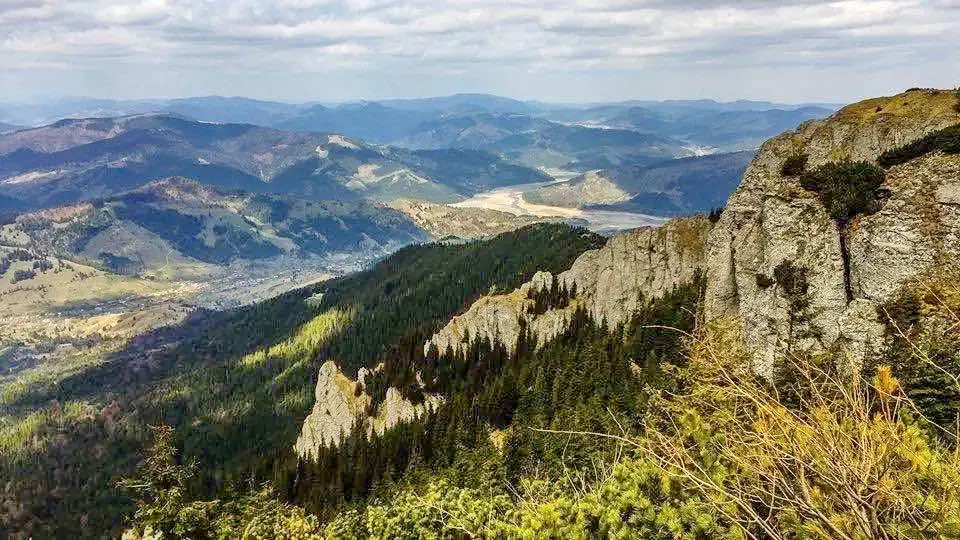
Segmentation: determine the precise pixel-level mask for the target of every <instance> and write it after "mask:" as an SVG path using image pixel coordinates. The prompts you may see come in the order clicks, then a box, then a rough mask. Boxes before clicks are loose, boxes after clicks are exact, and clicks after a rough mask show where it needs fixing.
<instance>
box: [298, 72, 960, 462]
mask: <svg viewBox="0 0 960 540" xmlns="http://www.w3.org/2000/svg"><path fill="white" fill-rule="evenodd" d="M956 104H957V97H956V96H955V95H954V93H952V92H937V91H931V90H913V91H908V92H906V93H903V94H900V95H897V96H893V97H889V98H879V99H874V100H867V101H864V102H861V103H857V104H854V105H851V106H848V107H845V108H844V109H842V110H840V111H839V112H837V113H836V114H835V115H834V116H832V117H830V118H827V119H825V120H819V121H811V122H807V123H805V124H803V125H801V126H800V127H798V128H797V129H796V130H794V131H791V132H787V133H784V134H782V135H780V136H777V137H775V138H773V139H771V140H769V141H767V142H766V143H765V144H764V145H763V147H762V148H761V149H760V152H759V153H758V154H757V156H756V157H755V158H754V159H753V161H752V162H751V164H750V166H749V167H748V168H747V170H746V172H745V173H744V177H743V180H742V182H741V184H740V186H739V188H738V189H737V190H736V192H735V193H734V194H733V195H732V196H731V197H730V199H729V201H728V203H727V206H726V209H725V210H724V212H723V213H722V215H721V216H720V218H719V221H718V222H717V223H716V224H715V225H711V223H710V221H709V220H708V219H707V218H705V217H702V216H699V217H692V218H681V219H675V220H672V221H669V222H667V223H666V224H665V225H663V226H662V227H659V228H651V227H645V228H640V229H636V230H633V231H627V232H623V233H620V234H617V235H615V236H613V237H612V238H610V239H609V241H608V242H607V244H606V245H605V246H604V247H602V248H600V249H596V250H591V251H587V252H585V253H583V254H582V255H581V256H580V257H579V258H577V260H576V261H575V262H574V263H573V265H572V266H571V268H570V269H569V270H566V271H565V272H562V273H560V274H559V275H556V276H554V275H552V274H550V273H548V272H538V273H537V274H535V275H534V276H533V278H532V279H531V280H530V281H529V282H527V283H524V284H523V285H522V286H521V287H519V288H518V289H516V290H514V291H512V292H509V293H506V294H493V295H488V296H484V297H482V298H480V299H478V300H477V301H476V302H475V303H474V304H473V305H472V306H470V308H469V309H467V311H466V312H464V313H463V314H461V315H458V316H456V317H453V318H452V319H451V320H450V321H449V322H448V323H447V324H446V325H445V326H444V327H443V328H441V329H440V330H439V331H438V332H437V333H436V334H434V335H433V336H432V338H431V339H429V340H428V341H427V342H426V343H425V345H424V346H425V348H430V347H436V348H437V349H438V350H440V351H445V350H446V349H447V348H450V349H453V350H459V349H460V348H462V347H463V346H464V345H465V344H466V343H467V342H468V341H469V340H470V339H473V338H475V337H481V338H488V339H490V340H491V341H493V340H499V341H500V342H501V343H503V344H505V345H506V346H508V347H514V346H515V345H516V343H517V339H518V337H519V333H520V330H521V328H522V325H521V319H523V320H525V321H526V323H527V325H528V328H529V329H530V331H531V333H532V334H533V336H534V338H535V339H536V340H537V344H538V345H542V344H543V343H545V342H547V341H549V340H550V339H553V338H554V337H556V336H557V335H559V334H560V333H562V332H563V331H564V330H566V328H567V327H568V326H569V322H570V320H571V318H572V316H573V313H574V312H575V310H576V309H578V308H583V309H584V310H586V312H587V313H588V314H589V315H590V316H591V317H592V319H593V320H594V321H596V322H598V323H600V322H605V323H606V324H607V325H608V326H615V325H617V324H619V323H622V322H625V321H626V320H627V318H628V317H629V316H630V315H631V314H632V313H633V312H634V311H636V310H637V309H638V308H639V307H641V306H642V305H643V303H644V302H647V301H649V300H650V299H652V298H657V297H660V296H662V295H664V294H665V293H667V292H669V291H670V290H671V289H672V288H673V287H675V286H677V285H682V284H686V283H690V282H692V281H693V280H694V279H695V277H696V276H697V273H698V272H699V271H701V270H702V271H704V272H705V274H706V293H705V298H704V306H703V310H704V313H703V315H704V317H705V318H706V319H712V318H717V317H723V316H732V317H735V318H737V319H738V320H739V321H740V322H741V324H742V330H743V337H744V341H745V342H746V344H747V346H748V347H749V348H750V349H751V350H752V351H753V352H754V354H755V358H754V366H753V367H754V369H755V371H756V372H757V373H759V374H761V375H763V376H765V377H768V378H771V377H773V375H774V359H775V358H777V357H781V356H782V355H784V354H790V353H791V352H793V351H795V350H800V349H811V350H818V349H819V350H822V349H826V348H831V347H835V346H838V347H839V350H842V351H844V352H845V353H846V354H847V359H848V366H847V367H849V368H850V369H858V368H859V366H860V365H861V364H862V362H863V361H864V359H865V358H867V357H869V356H870V355H871V354H874V353H875V352H876V351H878V350H879V348H880V347H882V346H883V339H884V336H883V333H884V326H883V324H882V323H881V316H880V314H879V313H878V309H879V307H880V306H881V304H882V303H883V302H885V301H886V300H888V299H890V298H891V297H892V296H893V295H894V294H895V293H896V292H897V291H898V289H900V288H901V287H902V286H903V285H904V284H907V283H909V282H911V281H913V280H916V279H918V278H920V277H922V276H923V275H924V274H926V273H928V272H932V271H935V270H936V268H937V267H938V266H940V265H942V264H944V263H946V262H951V261H952V262H954V263H955V261H958V260H960V154H945V153H943V152H942V151H934V152H930V153H928V154H926V155H923V156H920V157H917V158H914V159H912V160H910V161H907V162H905V163H901V164H898V165H894V166H892V167H890V168H888V169H887V170H886V171H885V174H884V181H883V183H882V185H881V189H882V191H883V197H882V200H881V201H880V203H879V207H878V208H877V211H875V212H872V213H865V214H863V215H858V216H856V217H854V218H853V219H852V220H851V221H849V222H844V223H843V225H842V228H841V225H838V223H837V222H835V221H834V218H833V217H831V215H830V213H828V211H827V210H826V208H825V207H824V204H823V203H822V202H821V200H820V198H819V196H818V195H817V194H816V193H813V192H811V191H808V190H806V189H804V187H802V186H801V184H800V179H799V177H798V176H796V175H793V173H790V174H788V175H784V174H783V172H782V169H783V165H784V162H785V161H786V160H787V158H788V157H791V156H796V155H798V154H800V153H802V154H804V155H805V156H806V158H807V168H808V169H812V168H815V167H819V166H822V165H825V164H827V163H832V162H843V161H846V160H849V161H868V162H876V161H877V159H878V158H879V157H880V155H881V154H882V153H883V152H884V151H887V150H891V149H894V148H898V147H900V146H903V145H905V144H907V143H910V142H912V141H914V140H916V139H918V138H920V137H923V136H924V135H926V134H929V133H931V132H933V131H936V130H939V129H943V128H945V127H948V126H951V125H955V124H958V123H960V114H958V113H957V109H956V108H955V107H956ZM788 172H789V171H788ZM791 273H793V275H800V274H802V275H803V276H804V277H805V281H806V285H807V286H806V287H804V294H803V303H802V305H803V317H798V316H797V313H796V311H797V309H798V308H797V306H798V303H797V302H796V298H795V292H791V288H790V287H788V286H787V285H786V284H785V283H784V281H787V280H788V278H789V277H790V275H791ZM774 278H776V280H775V279H774ZM555 280H556V281H557V282H558V285H559V286H565V287H566V288H567V289H568V290H572V289H573V287H574V286H575V287H576V295H575V296H574V297H573V298H572V299H571V300H570V302H569V303H568V304H567V305H566V306H565V307H562V308H552V309H547V310H546V311H545V312H544V313H540V314H536V313H534V312H533V306H534V304H535V300H533V299H531V298H529V296H530V294H529V293H530V292H531V291H537V290H544V289H546V288H549V287H551V286H552V285H553V283H554V281H555ZM328 364H329V363H328ZM333 369H335V366H334V367H333V368H332V369H331V368H327V365H326V364H325V366H324V369H321V381H319V382H318V384H317V398H318V404H317V405H316V406H315V408H314V412H313V413H312V414H311V417H310V418H308V421H307V422H306V423H305V424H304V432H303V434H302V435H301V439H300V440H298V442H297V449H298V452H301V453H304V449H309V448H312V447H316V445H317V444H323V443H325V442H326V441H331V440H334V439H336V438H337V437H336V436H337V434H338V433H340V432H341V431H343V430H344V429H345V428H347V427H350V426H352V425H353V422H354V421H355V420H354V419H355V418H356V417H357V415H356V411H357V410H359V409H360V408H363V406H364V405H363V404H364V403H369V401H364V399H367V400H369V398H366V394H365V393H363V392H362V391H361V392H359V393H356V396H359V397H355V396H354V392H356V387H355V386H352V384H353V383H352V382H349V379H346V378H345V377H343V376H342V375H340V374H339V372H334V371H333ZM338 375H339V377H341V378H342V379H340V378H338ZM343 380H346V381H347V382H349V384H345V383H344V382H343ZM351 396H354V397H351ZM437 403H439V398H437V397H431V398H429V399H428V400H427V401H426V402H425V404H424V405H418V406H413V405H412V404H410V403H409V402H407V401H405V400H404V399H403V398H402V396H401V395H400V393H399V392H397V391H396V390H391V392H388V395H387V400H386V401H385V402H384V404H382V405H381V407H380V410H379V411H378V413H377V415H375V416H373V417H365V419H364V420H363V421H364V422H367V425H368V428H367V429H368V430H372V429H376V430H377V431H378V432H380V431H381V430H383V429H387V428H388V427H389V426H391V425H394V424H396V423H397V422H399V421H402V420H405V419H409V418H412V417H414V416H416V415H418V414H421V412H422V411H423V410H425V408H429V407H433V406H436V404H437ZM418 407H419V408H418ZM308 424H309V425H308ZM337 440H339V439H337Z"/></svg>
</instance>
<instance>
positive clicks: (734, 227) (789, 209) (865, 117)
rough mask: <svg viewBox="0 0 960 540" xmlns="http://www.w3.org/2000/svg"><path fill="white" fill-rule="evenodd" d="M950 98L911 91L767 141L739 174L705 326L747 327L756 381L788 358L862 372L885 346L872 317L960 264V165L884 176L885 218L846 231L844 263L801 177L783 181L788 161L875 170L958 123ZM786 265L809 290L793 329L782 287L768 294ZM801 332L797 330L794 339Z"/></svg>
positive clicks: (921, 163) (714, 237)
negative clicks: (839, 349) (830, 360)
mask: <svg viewBox="0 0 960 540" xmlns="http://www.w3.org/2000/svg"><path fill="white" fill-rule="evenodd" d="M955 103H956V98H955V97H954V95H953V94H952V93H949V92H936V93H935V92H932V91H924V90H919V91H910V92H906V93H904V94H900V95H898V96H893V97H890V98H879V99H874V100H867V101H864V102H860V103H857V104H854V105H851V106H848V107H845V108H844V109H842V110H840V111H839V112H837V113H836V114H835V115H833V116H831V117H830V118H827V119H825V120H819V121H811V122H807V123H805V124H803V125H801V126H800V127H799V128H797V129H796V130H795V131H792V132H787V133H784V134H782V135H780V136H777V137H775V138H773V139H771V140H769V141H767V142H766V143H765V144H764V145H763V146H762V148H761V149H760V152H759V153H758V154H757V156H756V157H755V158H754V160H753V161H752V162H751V164H750V166H749V167H748V168H747V171H746V173H745V174H744V177H743V180H742V182H741V184H740V187H739V188H738V189H737V190H736V192H734V194H733V195H732V196H731V197H730V199H729V201H728V202H727V206H726V209H725V211H724V212H723V214H722V216H721V217H720V220H719V222H718V223H717V225H716V227H714V229H713V231H712V232H711V234H710V239H709V242H708V244H709V247H708V255H707V261H706V268H707V293H706V299H705V316H706V317H707V318H708V319H709V318H713V317H718V316H723V315H732V316H736V317H739V318H740V320H741V321H742V324H743V335H744V339H745V341H746V343H747V345H748V347H749V348H750V349H751V350H753V351H755V354H756V357H755V365H754V368H755V370H756V371H757V372H758V373H760V374H762V375H765V376H768V377H770V376H772V374H773V362H774V358H775V357H776V356H777V355H779V354H782V353H784V352H785V351H787V350H788V349H789V348H790V347H791V346H795V347H800V348H825V347H829V346H832V345H834V344H835V343H839V344H840V345H842V346H843V348H844V349H845V350H846V352H848V353H849V360H850V364H851V366H852V367H853V368H856V367H857V366H858V365H859V364H860V362H862V360H863V358H864V356H865V355H869V354H870V353H871V351H873V350H875V349H876V348H877V347H879V346H880V345H881V340H882V325H880V323H879V318H878V315H877V312H876V308H877V306H878V304H879V303H880V302H883V301H884V300H886V299H888V298H889V297H890V295H891V294H892V293H893V292H894V291H896V290H897V289H898V288H899V287H900V286H901V285H902V284H903V283H905V282H906V281H908V280H910V279H913V278H914V277H916V276H918V275H919V274H920V273H921V272H923V271H924V270H925V269H926V268H929V267H930V265H931V263H932V262H933V261H935V260H936V259H937V258H938V257H941V256H942V255H945V254H946V255H950V256H953V257H956V256H957V255H958V254H960V251H958V250H957V245H956V243H955V240H954V239H955V238H956V230H957V227H958V226H960V220H958V219H957V218H958V217H960V216H958V215H957V207H956V206H953V205H952V204H951V202H950V201H952V200H953V197H954V196H955V195H956V194H957V193H958V190H960V175H958V172H957V171H958V163H960V160H958V156H944V155H943V154H941V153H934V154H931V155H928V156H925V157H923V158H919V159H916V160H913V161H911V162H908V163H905V164H902V165H898V166H895V167H892V168H891V169H890V170H888V171H887V174H886V181H885V183H884V186H883V187H884V188H885V189H886V190H888V191H889V196H888V197H887V199H886V200H885V201H884V202H883V206H882V208H881V209H880V211H879V212H877V213H875V214H872V215H865V216H860V217H858V218H857V219H855V220H854V221H853V222H852V223H851V224H850V225H849V228H848V233H847V252H848V255H847V254H845V253H844V249H843V246H842V245H841V235H840V232H839V230H838V227H837V225H836V224H835V223H834V221H833V219H832V218H831V217H830V215H829V214H828V213H827V211H826V210H825V209H824V207H823V205H822V204H821V203H820V201H819V200H818V199H817V197H816V195H815V194H814V193H811V192H809V191H806V190H805V189H803V188H802V187H801V186H800V185H799V182H798V178H797V177H796V176H787V177H784V176H783V175H782V174H781V166H782V164H783V163H784V161H785V160H786V158H787V157H789V156H791V155H794V154H796V153H797V152H803V153H804V154H806V155H807V156H808V164H807V167H808V168H813V167H818V166H820V165H824V164H826V163H828V162H836V161H841V160H845V159H849V160H851V161H870V162H874V161H876V159H877V158H878V157H879V156H880V154H881V153H882V152H884V151H886V150H890V149H893V148H897V147H899V146H902V145H904V144H906V143H909V142H911V141H913V140H915V139H917V138H919V137H922V136H923V135H926V134H928V133H930V132H932V131H935V130H938V129H942V128H944V127H947V126H949V125H952V124H956V123H957V122H958V121H960V117H958V115H957V113H956V111H955V110H954V108H953V105H954V104H955ZM784 261H790V262H791V263H792V264H793V265H795V266H796V267H798V268H802V269H804V271H805V272H806V273H807V280H808V282H809V286H810V287H809V295H810V297H809V300H810V305H809V310H808V312H809V320H808V321H806V322H805V325H806V328H805V331H804V332H803V333H802V336H800V337H797V334H796V332H793V331H792V329H791V316H790V313H789V301H788V299H787V298H786V297H785V294H784V291H783V290H782V288H781V287H772V286H769V285H768V284H767V283H764V279H763V276H771V275H772V273H773V271H774V269H775V268H776V267H777V265H779V264H781V263H783V262H784ZM793 330H795V329H793Z"/></svg>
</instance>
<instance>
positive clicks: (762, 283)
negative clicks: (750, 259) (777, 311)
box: [757, 272, 776, 289]
mask: <svg viewBox="0 0 960 540" xmlns="http://www.w3.org/2000/svg"><path fill="white" fill-rule="evenodd" d="M774 283H776V282H775V281H774V280H773V278H771V277H770V276H768V275H766V274H761V273H760V272H757V287H760V288H761V289H769V288H770V287H771V286H772V285H773V284H774Z"/></svg>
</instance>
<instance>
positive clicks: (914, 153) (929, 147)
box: [877, 97, 960, 169]
mask: <svg viewBox="0 0 960 540" xmlns="http://www.w3.org/2000/svg"><path fill="white" fill-rule="evenodd" d="M954 108H955V109H957V112H960V97H958V101H957V105H955V106H954ZM937 150H941V151H943V152H944V153H947V154H960V124H957V125H954V126H950V127H948V128H944V129H941V130H939V131H934V132H933V133H929V134H927V135H925V136H923V137H921V138H919V139H917V140H916V141H913V142H912V143H910V144H908V145H905V146H901V147H900V148H894V149H893V150H887V151H886V152H884V153H883V154H880V158H879V159H877V163H878V164H879V165H880V166H881V167H883V168H884V169H889V168H890V167H893V166H894V165H900V164H901V163H906V162H908V161H910V160H911V159H915V158H918V157H920V156H923V155H926V154H929V153H930V152H935V151H937Z"/></svg>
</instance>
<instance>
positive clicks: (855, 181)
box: [800, 161, 884, 228]
mask: <svg viewBox="0 0 960 540" xmlns="http://www.w3.org/2000/svg"><path fill="white" fill-rule="evenodd" d="M883 180H884V173H883V170H881V169H879V168H877V167H876V166H874V165H872V164H870V163H867V162H865V161H858V162H855V163H854V162H850V161H843V162H840V163H828V164H826V165H823V166H821V167H818V168H817V169H814V170H813V171H808V172H806V173H803V174H802V175H801V176H800V185H801V186H803V187H804V189H808V190H810V191H813V192H815V193H816V194H817V195H818V197H819V198H820V202H821V203H823V206H824V207H825V208H826V209H827V213H829V214H830V217H832V218H833V220H834V221H836V222H837V224H838V225H839V226H840V228H843V227H845V226H846V225H847V223H849V222H850V221H851V220H852V219H853V218H854V217H856V216H858V215H860V214H872V213H874V212H876V211H877V210H879V209H880V202H879V199H880V195H881V193H880V186H881V185H882V184H883Z"/></svg>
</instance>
